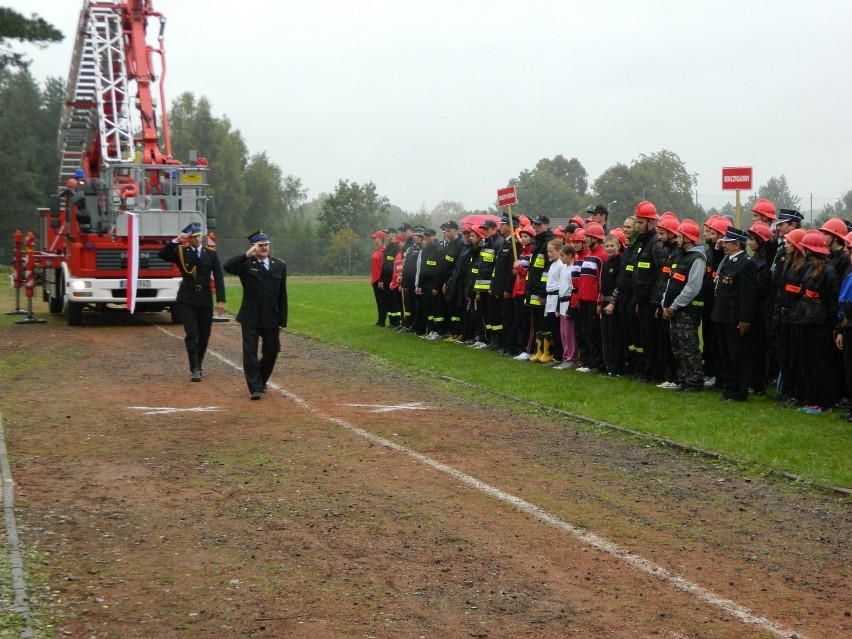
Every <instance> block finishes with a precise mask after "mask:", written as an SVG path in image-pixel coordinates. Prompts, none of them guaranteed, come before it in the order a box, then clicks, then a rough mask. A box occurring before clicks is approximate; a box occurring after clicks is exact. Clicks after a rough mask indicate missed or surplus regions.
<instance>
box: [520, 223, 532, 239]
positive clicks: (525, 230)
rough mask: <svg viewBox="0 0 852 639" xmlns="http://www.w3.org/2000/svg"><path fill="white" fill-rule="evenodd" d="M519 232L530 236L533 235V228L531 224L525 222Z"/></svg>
mask: <svg viewBox="0 0 852 639" xmlns="http://www.w3.org/2000/svg"><path fill="white" fill-rule="evenodd" d="M521 233H526V234H527V235H529V236H530V237H535V229H534V228H533V227H532V225H531V224H527V225H526V226H525V227H524V228H522V229H521Z"/></svg>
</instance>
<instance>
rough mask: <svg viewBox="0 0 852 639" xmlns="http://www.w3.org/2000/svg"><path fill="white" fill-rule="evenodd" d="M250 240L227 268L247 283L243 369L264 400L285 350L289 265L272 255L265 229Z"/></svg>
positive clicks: (240, 317)
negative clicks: (282, 340)
mask: <svg viewBox="0 0 852 639" xmlns="http://www.w3.org/2000/svg"><path fill="white" fill-rule="evenodd" d="M248 240H249V242H251V248H250V249H249V250H248V251H246V253H245V254H240V255H237V256H235V257H232V258H231V259H229V260H228V261H227V262H226V263H225V270H226V271H227V272H228V273H230V274H231V275H238V276H239V277H240V282H241V283H242V285H243V301H242V304H241V306H240V311H239V313H237V321H238V322H239V323H240V326H241V327H242V333H243V371H244V372H245V376H246V384H247V385H248V389H249V393H251V398H252V399H260V394H261V393H262V392H264V391H265V390H266V382H267V381H268V380H269V377H270V375H272V369H273V367H274V366H275V360H276V359H277V358H278V353H279V352H280V351H281V340H280V337H279V332H280V331H281V329H282V328H286V327H287V265H286V264H284V262H282V261H281V260H278V259H276V258H274V257H270V255H269V236H268V235H267V234H266V233H264V232H263V231H255V232H254V233H252V234H251V235H249V237H248ZM261 341H262V346H261V358H260V360H259V361H258V358H257V348H258V344H259V343H260V342H261Z"/></svg>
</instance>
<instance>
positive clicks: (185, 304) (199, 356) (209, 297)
mask: <svg viewBox="0 0 852 639" xmlns="http://www.w3.org/2000/svg"><path fill="white" fill-rule="evenodd" d="M187 242H188V245H187V246H184V244H185V243H187ZM159 257H160V259H162V260H165V261H167V262H172V263H174V264H177V267H178V269H180V274H181V277H182V279H181V282H180V288H178V294H177V305H178V310H179V312H180V320H181V322H182V323H183V330H184V332H185V333H186V338H185V339H184V341H185V342H186V353H187V355H189V370H190V372H191V379H192V381H193V382H200V381H201V365H202V363H203V362H204V354H205V353H206V352H207V342H208V341H209V340H210V328H211V326H212V325H213V294H212V293H211V291H210V275H211V274H212V275H213V281H214V283H215V286H216V301H217V305H216V313H217V315H219V317H221V316H222V314H223V313H224V312H225V278H224V275H223V273H222V265H221V264H219V257H218V256H217V255H216V251H214V250H212V249H209V248H206V247H204V246H202V245H201V224H197V223H196V224H190V225H189V226H187V227H186V228H185V229H183V231H182V232H181V233H180V235H178V236H177V237H176V238H175V239H173V240H172V241H171V242H169V243H168V244H166V245H165V246H164V247H163V248H161V249H160V252H159Z"/></svg>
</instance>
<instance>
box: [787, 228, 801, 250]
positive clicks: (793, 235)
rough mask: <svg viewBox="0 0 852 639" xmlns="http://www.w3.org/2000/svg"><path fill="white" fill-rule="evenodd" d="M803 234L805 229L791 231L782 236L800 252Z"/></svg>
mask: <svg viewBox="0 0 852 639" xmlns="http://www.w3.org/2000/svg"><path fill="white" fill-rule="evenodd" d="M805 232H806V231H805V229H793V230H792V231H790V232H789V233H787V235H785V236H784V239H785V240H787V241H788V242H789V243H790V244H792V245H793V246H795V247H796V248H797V249H799V250H800V251H801V250H802V238H803V237H805Z"/></svg>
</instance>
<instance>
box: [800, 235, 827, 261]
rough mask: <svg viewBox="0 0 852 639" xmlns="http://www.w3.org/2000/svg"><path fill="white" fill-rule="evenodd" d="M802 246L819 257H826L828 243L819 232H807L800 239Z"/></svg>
mask: <svg viewBox="0 0 852 639" xmlns="http://www.w3.org/2000/svg"><path fill="white" fill-rule="evenodd" d="M802 246H803V247H804V248H806V249H808V250H809V251H813V252H814V253H818V254H819V255H828V242H827V241H826V239H825V235H823V234H822V233H820V232H819V231H816V230H813V229H811V230H810V231H807V232H806V233H805V236H804V237H803V238H802Z"/></svg>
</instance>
